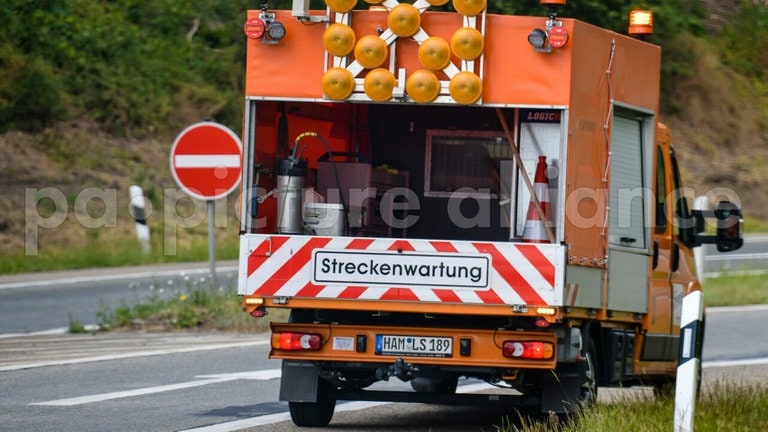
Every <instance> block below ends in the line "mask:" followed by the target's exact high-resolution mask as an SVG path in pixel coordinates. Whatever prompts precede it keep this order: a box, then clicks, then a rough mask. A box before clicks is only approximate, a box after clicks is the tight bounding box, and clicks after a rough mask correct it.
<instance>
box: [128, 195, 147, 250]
mask: <svg viewBox="0 0 768 432" xmlns="http://www.w3.org/2000/svg"><path fill="white" fill-rule="evenodd" d="M128 192H129V194H130V196H131V216H133V219H134V220H135V221H136V237H137V238H138V239H139V242H140V243H141V248H142V250H143V251H144V253H149V251H150V242H149V226H148V225H147V204H146V201H145V200H144V191H143V190H142V189H141V187H139V186H136V185H132V186H131V187H129V188H128Z"/></svg>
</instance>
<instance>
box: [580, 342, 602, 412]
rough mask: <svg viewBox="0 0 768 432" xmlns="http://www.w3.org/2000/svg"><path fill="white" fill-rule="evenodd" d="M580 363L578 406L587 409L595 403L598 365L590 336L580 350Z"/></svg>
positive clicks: (595, 348)
mask: <svg viewBox="0 0 768 432" xmlns="http://www.w3.org/2000/svg"><path fill="white" fill-rule="evenodd" d="M581 355H582V361H581V363H580V364H579V376H580V380H581V381H580V382H581V384H580V387H579V400H578V402H579V405H580V406H581V407H582V408H588V407H590V406H592V405H594V404H596V403H597V382H598V375H597V371H598V370H599V365H598V363H597V359H598V357H597V347H596V345H595V342H594V341H593V340H592V336H591V335H587V343H586V344H585V346H584V347H583V350H582V353H581Z"/></svg>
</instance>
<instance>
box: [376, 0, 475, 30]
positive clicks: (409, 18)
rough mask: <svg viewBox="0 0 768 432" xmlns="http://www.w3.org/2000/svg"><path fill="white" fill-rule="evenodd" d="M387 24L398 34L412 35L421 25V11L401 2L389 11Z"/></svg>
mask: <svg viewBox="0 0 768 432" xmlns="http://www.w3.org/2000/svg"><path fill="white" fill-rule="evenodd" d="M483 1H485V0H483ZM387 24H388V25H389V29H390V30H392V33H394V34H396V35H397V36H400V37H411V36H413V35H415V34H416V32H418V31H419V28H420V27H421V13H420V12H419V10H418V9H416V7H415V6H413V5H412V4H408V3H400V4H398V5H397V6H395V7H393V8H392V10H391V11H389V15H388V16H387Z"/></svg>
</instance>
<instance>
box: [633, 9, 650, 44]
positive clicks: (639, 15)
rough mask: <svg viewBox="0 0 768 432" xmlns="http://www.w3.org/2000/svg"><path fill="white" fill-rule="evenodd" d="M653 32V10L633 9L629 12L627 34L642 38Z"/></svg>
mask: <svg viewBox="0 0 768 432" xmlns="http://www.w3.org/2000/svg"><path fill="white" fill-rule="evenodd" d="M652 34H653V12H651V11H649V10H633V11H631V12H630V13H629V35H630V36H632V37H636V38H643V37H645V36H649V35H652Z"/></svg>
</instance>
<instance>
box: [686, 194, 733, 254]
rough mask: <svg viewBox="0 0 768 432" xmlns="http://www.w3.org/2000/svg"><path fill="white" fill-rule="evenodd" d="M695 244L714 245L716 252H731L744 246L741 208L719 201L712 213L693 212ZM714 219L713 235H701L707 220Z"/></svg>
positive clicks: (728, 202) (706, 211)
mask: <svg viewBox="0 0 768 432" xmlns="http://www.w3.org/2000/svg"><path fill="white" fill-rule="evenodd" d="M692 213H693V217H694V223H695V227H694V232H695V233H696V234H695V244H696V245H701V244H705V243H709V244H714V245H715V246H716V247H717V251H718V252H731V251H735V250H737V249H739V248H740V247H741V246H742V245H744V238H743V235H742V232H743V225H744V221H743V220H742V217H741V216H742V213H741V208H739V206H737V205H736V204H734V203H732V202H730V201H720V202H719V203H717V206H716V208H715V210H714V211H712V210H693V212H692ZM711 218H714V219H715V224H716V225H715V226H716V233H715V235H705V234H702V233H703V232H705V230H706V226H705V225H706V224H707V221H706V220H707V219H711Z"/></svg>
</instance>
